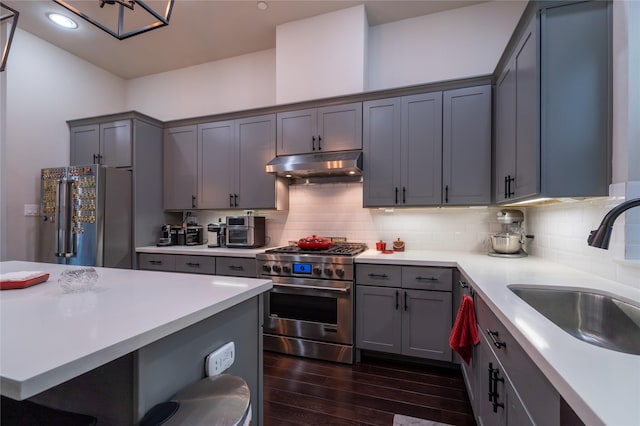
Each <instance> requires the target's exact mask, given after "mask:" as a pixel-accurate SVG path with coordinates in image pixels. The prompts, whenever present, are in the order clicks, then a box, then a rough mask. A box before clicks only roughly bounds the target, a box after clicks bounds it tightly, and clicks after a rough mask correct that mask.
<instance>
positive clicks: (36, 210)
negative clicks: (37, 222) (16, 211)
mask: <svg viewBox="0 0 640 426" xmlns="http://www.w3.org/2000/svg"><path fill="white" fill-rule="evenodd" d="M24 215H25V216H40V204H25V205H24Z"/></svg>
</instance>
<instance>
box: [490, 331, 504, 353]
mask: <svg viewBox="0 0 640 426" xmlns="http://www.w3.org/2000/svg"><path fill="white" fill-rule="evenodd" d="M487 334H488V335H489V337H491V341H492V342H493V346H495V347H496V348H498V349H501V348H506V347H507V343H506V342H501V341H499V340H498V337H500V336H499V333H498V332H497V331H491V330H489V329H487Z"/></svg>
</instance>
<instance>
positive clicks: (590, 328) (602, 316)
mask: <svg viewBox="0 0 640 426" xmlns="http://www.w3.org/2000/svg"><path fill="white" fill-rule="evenodd" d="M509 289H510V290H511V291H512V292H514V293H515V294H516V295H517V296H518V297H520V298H521V299H522V300H524V301H525V302H527V303H528V304H529V305H531V307H533V309H535V310H536V311H538V312H540V313H541V314H542V315H544V316H545V317H546V318H547V319H548V320H550V321H551V322H553V323H554V324H555V325H557V326H558V327H560V328H561V329H563V330H564V331H566V332H567V333H569V334H570V335H572V336H573V337H575V338H577V339H580V340H582V341H584V342H587V343H590V344H592V345H596V346H600V347H603V348H607V349H611V350H614V351H618V352H623V353H627V354H633V355H640V306H639V305H638V304H635V303H634V302H631V301H629V300H623V299H622V298H617V297H615V296H611V295H608V294H605V293H601V292H598V291H597V290H587V289H580V288H574V287H545V286H529V285H519V284H513V285H510V286H509Z"/></svg>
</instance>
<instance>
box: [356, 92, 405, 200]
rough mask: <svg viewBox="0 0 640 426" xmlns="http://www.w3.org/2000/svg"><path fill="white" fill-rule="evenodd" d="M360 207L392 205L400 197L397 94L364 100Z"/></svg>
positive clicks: (398, 103) (398, 107)
mask: <svg viewBox="0 0 640 426" xmlns="http://www.w3.org/2000/svg"><path fill="white" fill-rule="evenodd" d="M362 108H363V133H362V136H363V139H362V144H363V163H364V170H363V180H364V183H363V191H364V195H363V198H364V200H363V201H364V207H384V206H393V205H396V204H398V201H401V198H399V197H400V189H401V188H400V111H401V100H400V98H390V99H379V100H375V101H368V102H364V103H363V105H362Z"/></svg>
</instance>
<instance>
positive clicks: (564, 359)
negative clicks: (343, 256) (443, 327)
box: [355, 250, 640, 426]
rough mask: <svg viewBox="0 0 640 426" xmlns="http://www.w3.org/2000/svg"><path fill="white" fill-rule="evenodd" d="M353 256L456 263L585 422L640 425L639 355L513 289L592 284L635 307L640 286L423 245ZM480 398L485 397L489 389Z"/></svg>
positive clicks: (543, 263) (382, 261) (381, 261)
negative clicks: (596, 338)
mask: <svg viewBox="0 0 640 426" xmlns="http://www.w3.org/2000/svg"><path fill="white" fill-rule="evenodd" d="M355 261H356V264H377V265H411V266H434V267H450V268H458V269H459V270H460V271H461V272H462V273H463V277H464V280H465V281H466V280H470V281H471V282H468V284H471V285H472V287H473V289H474V291H476V293H477V295H479V296H480V297H481V298H482V300H483V301H484V302H485V303H486V305H487V306H488V307H489V308H490V309H491V311H492V312H493V314H494V315H495V316H496V317H497V318H498V319H499V320H500V322H502V324H503V325H504V327H505V328H506V329H507V330H508V332H509V333H511V335H512V336H513V337H514V338H515V340H516V341H517V343H518V344H519V345H520V346H521V347H522V348H523V349H524V350H525V352H526V353H527V355H528V356H529V357H530V358H531V360H532V361H533V362H534V363H535V365H536V366H537V368H538V369H539V370H540V371H541V372H542V373H543V374H544V376H545V377H546V378H547V380H548V381H549V382H550V383H551V384H552V385H553V387H554V388H555V389H556V390H557V391H558V393H559V394H560V396H561V397H562V398H563V399H564V400H565V401H566V402H567V403H568V404H569V405H570V407H571V408H572V409H573V410H574V411H575V413H576V414H577V415H578V416H579V417H580V419H581V420H582V421H583V422H584V423H585V424H587V425H605V424H606V425H629V426H631V425H640V405H639V404H638V402H639V401H640V356H639V355H632V354H626V353H621V352H616V351H613V350H609V349H604V348H601V347H598V346H594V345H591V344H588V343H585V342H583V341H581V340H578V339H576V338H574V337H573V336H571V335H569V334H568V333H566V332H565V331H563V330H562V329H560V328H559V327H558V326H556V325H555V324H553V323H552V322H551V321H549V320H547V319H546V318H545V317H544V316H543V315H542V314H540V313H539V312H538V311H536V310H534V309H533V308H532V307H531V306H529V305H528V304H527V303H526V302H524V301H523V300H522V299H520V298H519V297H518V296H516V295H515V294H514V293H513V292H512V291H511V290H509V288H508V286H509V285H512V284H525V285H531V286H558V287H560V286H562V287H578V288H582V289H593V290H596V291H599V292H604V293H608V294H612V295H615V296H617V297H620V298H622V299H623V300H624V299H627V300H629V301H631V302H632V303H634V304H636V305H638V304H640V287H638V288H635V287H632V286H628V285H624V284H620V283H617V282H615V281H611V280H607V279H604V278H601V277H598V276H596V275H593V274H589V273H585V272H581V271H578V270H576V269H573V268H569V267H566V266H562V265H559V264H556V263H553V262H550V261H548V260H544V259H540V258H536V257H525V258H520V259H508V258H495V257H489V256H487V255H485V254H475V253H462V252H444V251H419V250H409V251H406V252H395V253H393V254H382V253H380V252H377V251H374V250H368V251H366V252H365V253H362V254H361V255H359V256H358V257H357V258H356V260H355ZM455 285H457V284H455ZM457 308H458V307H457V306H455V307H454V309H455V310H457ZM483 332H484V330H483ZM483 389H484V387H483ZM482 396H483V397H486V395H485V393H483V394H482Z"/></svg>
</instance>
